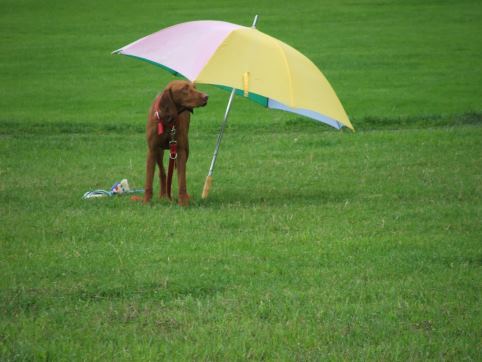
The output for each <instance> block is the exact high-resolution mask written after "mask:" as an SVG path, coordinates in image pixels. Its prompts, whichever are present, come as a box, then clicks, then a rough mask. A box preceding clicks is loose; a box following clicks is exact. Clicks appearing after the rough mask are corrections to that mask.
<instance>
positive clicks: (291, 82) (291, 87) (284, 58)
mask: <svg viewBox="0 0 482 362" xmlns="http://www.w3.org/2000/svg"><path fill="white" fill-rule="evenodd" d="M274 43H275V44H276V46H277V47H278V49H279V51H280V52H281V56H282V57H283V61H284V63H285V66H286V70H287V71H288V81H289V83H290V84H289V90H290V101H291V104H290V106H291V107H294V106H295V104H294V103H295V102H294V97H293V76H292V74H291V69H290V66H289V64H288V59H287V58H286V54H285V52H284V50H283V48H282V47H281V45H280V44H279V43H278V42H277V41H275V42H274Z"/></svg>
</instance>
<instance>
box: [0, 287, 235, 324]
mask: <svg viewBox="0 0 482 362" xmlns="http://www.w3.org/2000/svg"><path fill="white" fill-rule="evenodd" d="M188 284H190V283H186V285H184V284H180V283H178V282H169V283H167V282H165V283H162V284H159V283H146V284H144V285H136V286H130V285H126V286H115V287H109V286H106V287H100V286H97V287H96V286H92V287H91V288H89V289H78V290H68V291H65V290H55V289H48V288H30V289H21V290H20V289H11V290H4V291H3V292H2V296H1V298H0V302H1V307H0V315H2V314H3V315H5V316H11V315H16V314H18V313H28V314H29V313H30V314H32V313H33V314H35V313H37V312H39V311H41V310H44V309H47V308H51V306H52V305H53V304H57V303H60V304H63V303H65V302H66V301H69V302H70V303H71V302H76V301H79V302H88V303H91V302H102V301H114V300H131V299H142V300H147V299H157V300H162V301H164V302H169V301H171V300H177V299H185V298H194V299H203V298H207V297H209V296H212V295H216V294H218V293H222V292H223V291H224V290H225V288H224V287H223V286H212V285H207V284H206V285H196V284H194V283H192V285H188Z"/></svg>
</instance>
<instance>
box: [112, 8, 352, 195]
mask: <svg viewBox="0 0 482 362" xmlns="http://www.w3.org/2000/svg"><path fill="white" fill-rule="evenodd" d="M257 19H258V17H257V16H256V17H255V20H254V22H253V26H252V27H251V28H249V27H245V26H241V25H237V24H232V23H228V22H223V21H211V20H206V21H192V22H187V23H181V24H177V25H174V26H171V27H168V28H165V29H162V30H160V31H158V32H156V33H153V34H151V35H148V36H146V37H144V38H141V39H139V40H137V41H135V42H133V43H131V44H129V45H126V46H125V47H123V48H121V49H118V50H116V51H114V52H113V54H122V55H127V56H131V57H134V58H138V59H142V60H145V61H148V62H150V63H153V64H156V65H158V66H160V67H162V68H164V69H165V70H167V71H169V72H171V73H172V74H174V75H180V76H182V77H185V78H187V79H189V80H190V81H192V82H196V83H204V84H213V85H218V86H221V87H223V88H225V89H228V90H231V95H230V98H229V101H228V105H227V108H226V112H225V115H224V121H223V124H222V127H221V132H220V134H219V136H218V141H217V143H216V148H215V151H214V155H213V159H212V162H211V167H210V169H209V173H208V176H207V178H206V183H205V185H204V190H203V198H206V197H207V195H208V191H209V187H210V185H211V182H212V174H213V171H214V165H215V162H216V158H217V154H218V150H219V146H220V143H221V139H222V135H223V132H224V128H225V125H226V122H227V118H228V114H229V110H230V107H231V104H232V100H233V97H234V94H236V93H237V94H240V95H244V96H245V97H248V98H249V99H251V100H253V101H254V102H256V103H258V104H261V105H263V106H265V107H268V108H273V109H280V110H283V111H287V112H292V113H296V114H300V115H303V116H306V117H309V118H312V119H315V120H317V121H320V122H323V123H326V124H328V125H330V126H332V127H335V128H337V129H340V128H341V127H343V126H346V127H348V128H350V129H353V126H352V125H351V123H350V120H349V119H348V116H347V114H346V112H345V110H344V109H343V106H342V105H341V102H340V101H339V99H338V97H337V96H336V94H335V92H334V90H333V88H332V87H331V86H330V84H329V83H328V81H327V80H326V78H325V77H324V76H323V74H322V73H321V71H320V70H319V69H318V68H317V67H316V65H314V64H313V62H311V61H310V60H309V59H308V58H307V57H305V56H304V55H303V54H301V53H300V52H299V51H297V50H296V49H294V48H292V47H291V46H289V45H287V44H286V43H283V42H282V41H280V40H278V39H276V38H273V37H271V36H269V35H266V34H264V33H262V32H260V31H259V30H257V29H256V28H255V25H256V22H257Z"/></svg>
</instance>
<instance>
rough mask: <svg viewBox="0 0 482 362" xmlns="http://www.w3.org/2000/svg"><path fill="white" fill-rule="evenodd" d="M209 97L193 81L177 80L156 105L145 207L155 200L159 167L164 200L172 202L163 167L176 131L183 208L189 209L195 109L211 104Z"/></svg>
mask: <svg viewBox="0 0 482 362" xmlns="http://www.w3.org/2000/svg"><path fill="white" fill-rule="evenodd" d="M207 101H208V95H207V94H205V93H202V92H199V91H198V90H196V88H195V86H194V84H192V83H191V82H189V81H184V80H175V81H172V82H170V83H169V84H168V85H167V87H166V88H165V89H164V91H163V92H162V93H161V94H159V95H158V96H157V97H156V99H155V100H154V102H153V103H152V106H151V109H150V110H149V116H148V119H147V126H146V132H147V148H148V150H147V164H146V183H145V187H144V203H148V202H149V201H150V200H151V199H152V182H153V179H154V172H155V167H156V163H157V165H158V166H159V179H160V194H159V196H160V197H161V198H170V195H169V194H168V191H170V186H169V190H168V185H167V182H168V180H167V177H166V171H165V169H164V165H163V157H164V150H169V143H170V141H172V138H173V136H172V135H171V134H170V133H171V130H172V127H175V136H174V138H175V140H174V141H175V142H177V159H176V166H177V179H178V185H179V201H178V203H179V205H181V206H187V205H189V195H188V194H187V190H186V162H187V159H188V157H189V140H188V132H189V122H190V119H191V113H192V112H193V108H195V107H203V106H205V105H206V104H207ZM171 151H172V150H171Z"/></svg>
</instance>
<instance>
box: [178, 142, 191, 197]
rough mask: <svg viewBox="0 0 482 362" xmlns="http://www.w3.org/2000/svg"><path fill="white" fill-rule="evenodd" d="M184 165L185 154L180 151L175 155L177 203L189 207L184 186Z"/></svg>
mask: <svg viewBox="0 0 482 362" xmlns="http://www.w3.org/2000/svg"><path fill="white" fill-rule="evenodd" d="M186 163H187V152H186V150H185V149H181V150H179V151H178V153H177V181H178V185H179V201H178V204H179V205H180V206H189V195H188V193H187V186H186Z"/></svg>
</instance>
